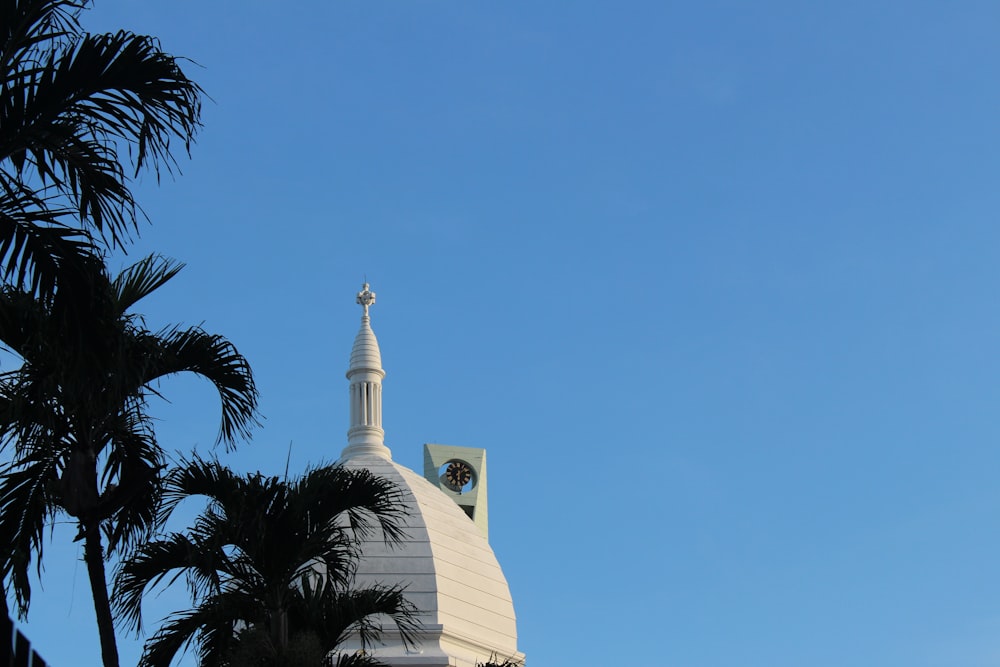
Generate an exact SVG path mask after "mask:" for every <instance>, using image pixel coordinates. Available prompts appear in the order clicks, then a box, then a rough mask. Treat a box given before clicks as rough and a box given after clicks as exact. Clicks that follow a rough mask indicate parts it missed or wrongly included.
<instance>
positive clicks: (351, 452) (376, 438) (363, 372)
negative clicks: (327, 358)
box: [341, 283, 392, 460]
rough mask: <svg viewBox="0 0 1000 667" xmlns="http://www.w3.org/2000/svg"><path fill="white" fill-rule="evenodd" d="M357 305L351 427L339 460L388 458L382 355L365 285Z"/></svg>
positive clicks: (371, 301) (350, 370)
mask: <svg viewBox="0 0 1000 667" xmlns="http://www.w3.org/2000/svg"><path fill="white" fill-rule="evenodd" d="M357 302H358V303H359V304H360V305H361V307H362V308H363V309H364V310H363V313H362V315H361V329H360V330H358V335H357V336H356V337H355V338H354V347H353V348H352V349H351V366H350V368H348V369H347V379H348V380H350V381H351V388H350V392H351V422H350V423H351V427H350V428H349V429H348V431H347V447H345V448H344V451H343V453H342V454H341V458H342V459H345V460H346V459H349V458H353V457H355V456H378V457H380V458H383V459H390V460H391V459H392V452H391V451H390V450H389V448H388V447H386V446H385V431H383V430H382V378H384V377H385V371H384V370H382V353H381V352H380V351H379V349H378V340H377V339H376V338H375V332H374V331H372V327H371V317H369V315H368V308H369V307H371V305H372V304H374V303H375V292H373V291H371V288H370V286H369V285H368V283H365V284H364V286H363V287H362V288H361V291H360V292H358V298H357Z"/></svg>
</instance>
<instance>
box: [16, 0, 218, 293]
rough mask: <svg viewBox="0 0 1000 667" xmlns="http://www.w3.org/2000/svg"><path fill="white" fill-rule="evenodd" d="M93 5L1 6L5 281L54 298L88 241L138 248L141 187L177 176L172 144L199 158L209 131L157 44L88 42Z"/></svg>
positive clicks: (39, 2) (194, 89)
mask: <svg viewBox="0 0 1000 667" xmlns="http://www.w3.org/2000/svg"><path fill="white" fill-rule="evenodd" d="M89 4H90V2H89V0H0V275H3V276H4V277H5V278H6V279H8V280H13V281H14V282H15V283H16V284H18V285H23V284H25V282H26V281H27V284H28V285H29V286H30V291H32V292H36V293H37V292H40V293H42V294H44V295H46V296H50V295H51V294H52V293H53V291H54V288H55V284H56V282H57V281H58V276H59V273H60V272H61V270H62V269H64V268H66V266H67V265H72V264H73V263H74V262H76V261H77V260H78V258H79V257H80V255H82V254H88V253H90V252H92V251H93V247H94V246H93V241H92V239H91V236H90V234H89V232H88V231H85V230H94V231H96V232H97V233H98V235H100V237H101V238H102V240H103V241H105V242H106V243H109V244H110V245H117V244H120V243H122V242H123V241H125V240H127V239H128V238H129V237H130V235H131V233H132V232H133V231H134V230H135V225H136V216H137V206H136V202H135V199H134V198H133V196H132V191H131V189H130V181H131V178H132V177H133V176H134V175H135V174H136V173H138V171H139V170H141V169H142V168H143V167H150V168H151V169H153V170H154V171H155V172H156V173H157V175H158V174H159V171H160V169H161V168H164V169H166V170H168V171H169V170H171V169H172V168H173V167H174V166H175V162H174V158H173V155H172V153H171V150H172V143H171V141H172V140H179V141H180V142H181V143H182V144H183V145H184V147H185V149H188V148H189V147H190V144H191V141H192V139H193V137H194V135H195V132H196V130H197V129H198V127H199V125H200V115H201V89H200V88H199V87H198V85H197V84H195V83H193V82H192V81H191V80H189V79H188V78H187V77H186V76H185V75H184V73H183V72H182V71H181V69H180V67H179V66H178V63H177V59H176V58H174V57H173V56H170V55H168V54H166V53H164V52H163V51H162V50H161V49H160V46H159V43H158V42H157V41H156V40H155V39H154V38H152V37H148V36H145V35H135V34H132V33H129V32H125V31H119V32H116V33H108V34H89V33H86V32H84V31H83V29H82V28H81V26H80V23H79V21H78V18H79V14H80V12H81V11H82V10H83V9H84V8H86V7H87V6H88V5H89ZM126 166H128V167H131V170H130V171H126ZM130 172H131V173H130ZM72 218H76V219H77V221H78V222H77V223H75V224H72V225H71V224H70V223H69V222H67V219H72Z"/></svg>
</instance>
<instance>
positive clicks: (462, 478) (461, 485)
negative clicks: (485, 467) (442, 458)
mask: <svg viewBox="0 0 1000 667" xmlns="http://www.w3.org/2000/svg"><path fill="white" fill-rule="evenodd" d="M446 466H447V467H446V468H445V471H444V475H442V476H441V477H442V480H443V481H444V484H445V486H447V487H448V488H449V489H451V490H452V491H455V492H456V493H462V491H465V490H467V489H466V487H467V486H469V484H470V483H471V482H472V475H473V473H472V466H470V465H469V464H468V463H466V462H465V461H449V462H448V463H447V464H446Z"/></svg>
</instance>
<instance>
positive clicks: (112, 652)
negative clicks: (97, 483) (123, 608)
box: [83, 519, 118, 667]
mask: <svg viewBox="0 0 1000 667" xmlns="http://www.w3.org/2000/svg"><path fill="white" fill-rule="evenodd" d="M83 531H84V532H83V536H84V541H83V554H84V555H83V559H84V560H85V561H86V562H87V574H88V575H89V576H90V591H91V593H92V594H93V596H94V613H95V614H96V615H97V632H98V634H99V635H100V637H101V658H102V659H103V662H104V667H118V644H117V642H116V641H115V625H114V617H113V616H112V615H111V601H110V600H109V598H108V580H107V574H106V573H105V570H104V548H103V547H102V545H101V522H100V520H98V519H86V520H85V521H83Z"/></svg>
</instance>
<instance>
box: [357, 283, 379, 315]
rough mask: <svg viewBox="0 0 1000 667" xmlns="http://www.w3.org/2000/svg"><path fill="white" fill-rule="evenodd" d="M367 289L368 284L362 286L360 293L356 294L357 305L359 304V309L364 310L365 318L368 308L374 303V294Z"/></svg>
mask: <svg viewBox="0 0 1000 667" xmlns="http://www.w3.org/2000/svg"><path fill="white" fill-rule="evenodd" d="M368 287H369V285H368V283H365V284H364V285H363V286H362V288H361V291H360V292H358V299H357V301H358V303H360V304H361V307H362V308H364V309H365V316H366V317H367V316H368V306H370V305H372V304H373V303H375V292H373V291H371V290H370V289H368Z"/></svg>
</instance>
